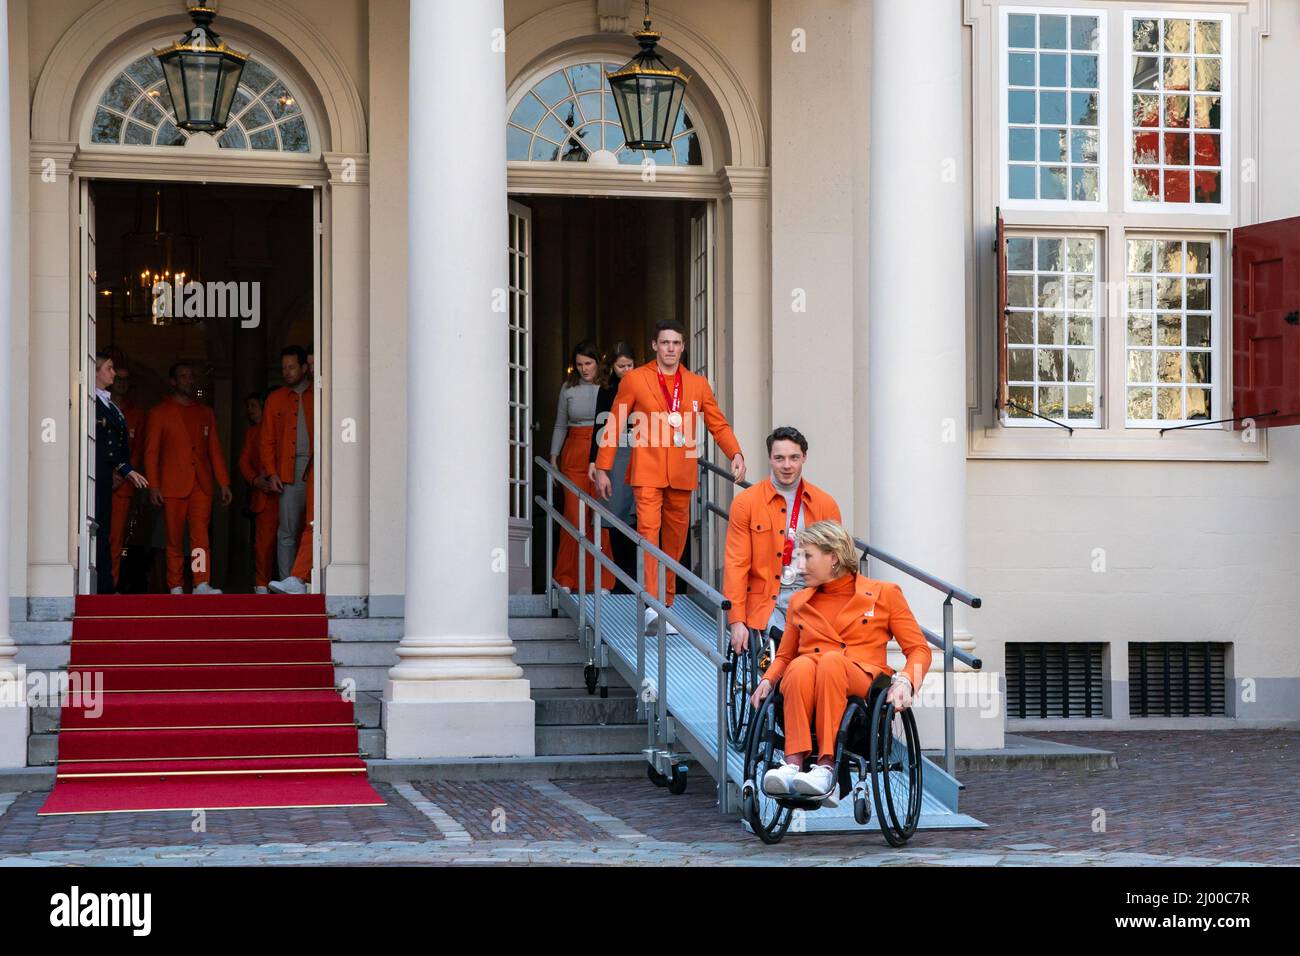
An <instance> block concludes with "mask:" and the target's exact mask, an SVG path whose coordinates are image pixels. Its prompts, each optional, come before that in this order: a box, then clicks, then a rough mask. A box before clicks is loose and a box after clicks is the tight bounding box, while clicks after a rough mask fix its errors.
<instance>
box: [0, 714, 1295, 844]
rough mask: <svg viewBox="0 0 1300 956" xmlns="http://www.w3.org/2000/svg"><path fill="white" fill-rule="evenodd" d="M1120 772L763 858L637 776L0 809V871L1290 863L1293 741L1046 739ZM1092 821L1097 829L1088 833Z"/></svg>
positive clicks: (719, 818) (691, 798)
mask: <svg viewBox="0 0 1300 956" xmlns="http://www.w3.org/2000/svg"><path fill="white" fill-rule="evenodd" d="M1035 736H1038V737H1043V738H1047V739H1052V740H1057V741H1060V742H1062V743H1073V744H1079V745H1082V746H1088V747H1099V748H1102V749H1107V750H1112V751H1114V752H1115V753H1116V755H1117V756H1118V758H1119V764H1120V766H1119V769H1117V770H1116V769H1111V770H1092V771H1085V770H988V771H976V772H969V773H966V774H964V775H963V782H964V783H965V784H966V788H967V789H966V791H965V792H964V793H963V795H962V810H963V812H965V813H969V814H971V815H972V816H975V817H977V818H978V819H980V820H983V821H984V822H986V823H987V824H988V828H987V829H985V830H968V831H948V832H922V833H918V834H917V835H916V836H915V837H914V838H913V840H912V841H911V843H909V844H908V846H907V847H905V848H904V849H902V850H893V849H891V848H889V847H888V846H887V845H886V844H885V842H884V839H883V838H882V837H881V835H880V833H879V831H878V830H877V829H875V827H874V826H872V827H869V828H867V829H865V830H863V831H861V832H854V833H839V834H812V833H806V834H797V835H796V834H791V835H789V836H787V838H786V839H785V841H784V842H783V843H781V844H780V845H779V846H776V847H767V846H764V845H763V844H761V843H760V842H759V841H758V840H757V839H756V838H754V837H753V836H751V835H749V834H748V833H747V832H745V831H744V830H742V829H741V827H740V825H739V824H738V823H737V822H736V821H735V820H734V819H729V818H727V817H724V816H723V815H722V814H719V813H718V812H717V810H716V807H715V806H714V803H713V794H712V788H711V787H710V786H709V785H708V781H707V779H706V778H704V777H703V776H701V775H699V774H698V773H697V776H696V777H695V778H694V779H692V781H691V785H690V787H689V789H688V790H687V792H686V793H685V794H683V795H681V796H672V795H671V794H669V793H668V792H667V791H666V790H662V789H657V788H655V787H653V786H651V785H650V784H649V783H648V782H647V781H645V780H644V779H641V778H631V779H617V780H563V781H555V782H543V781H530V782H521V781H509V782H506V781H502V782H485V781H479V782H470V783H450V782H416V783H399V784H392V785H390V784H383V783H380V784H376V789H377V790H378V791H379V793H380V794H381V795H382V796H383V797H384V799H385V800H387V801H388V803H389V805H388V806H387V807H382V808H358V809H324V810H235V811H211V812H209V813H207V814H206V818H205V819H203V820H202V821H201V822H202V824H203V826H202V827H200V826H199V825H198V822H199V821H196V817H195V814H192V813H190V812H175V813H173V812H166V813H141V814H134V813H124V814H103V815H87V816H71V817H37V816H36V810H37V809H38V808H39V807H40V805H41V803H42V802H43V801H44V794H39V793H24V794H16V795H15V794H0V865H17V866H33V865H34V866H57V865H69V864H75V865H144V866H149V865H172V866H174V865H177V864H203V865H241V864H242V865H248V864H273V865H294V864H307V865H328V864H339V865H343V864H411V863H431V864H446V863H456V864H469V863H473V864H530V863H531V864H557V863H562V864H567V863H585V864H597V865H629V864H637V865H672V866H680V865H771V866H789V865H792V864H800V863H807V864H814V865H857V866H897V865H916V864H921V865H926V864H929V865H1011V866H1016V865H1038V866H1042V865H1089V866H1114V865H1147V864H1173V865H1182V866H1214V865H1236V864H1242V863H1265V864H1292V865H1295V864H1298V863H1300V802H1298V801H1297V799H1296V789H1297V782H1298V781H1300V732H1295V731H1215V732H1191V731H1183V732H1169V733H1161V732H1129V733H1118V732H1115V733H1097V732H1092V733H1083V732H1072V733H1057V734H1036V735H1035ZM1103 822H1104V830H1103V829H1102V826H1101V824H1102V823H1103Z"/></svg>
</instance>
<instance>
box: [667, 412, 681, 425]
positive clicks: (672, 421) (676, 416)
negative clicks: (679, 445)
mask: <svg viewBox="0 0 1300 956" xmlns="http://www.w3.org/2000/svg"><path fill="white" fill-rule="evenodd" d="M668 424H669V425H670V426H671V427H673V428H681V427H682V413H681V412H669V413H668Z"/></svg>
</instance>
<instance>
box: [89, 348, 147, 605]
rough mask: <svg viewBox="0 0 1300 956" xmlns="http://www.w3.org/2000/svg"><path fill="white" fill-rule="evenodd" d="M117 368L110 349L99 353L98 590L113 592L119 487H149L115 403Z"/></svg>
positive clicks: (97, 430)
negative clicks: (136, 464)
mask: <svg viewBox="0 0 1300 956" xmlns="http://www.w3.org/2000/svg"><path fill="white" fill-rule="evenodd" d="M115 376H116V370H115V369H114V367H113V356H112V353H111V352H109V351H106V350H105V351H100V352H99V353H98V354H96V356H95V521H96V523H97V524H98V525H99V530H98V531H97V532H96V534H95V593H96V594H113V593H114V592H115V590H116V588H115V587H114V586H113V582H114V581H115V580H116V573H115V565H114V562H113V554H112V553H113V544H112V542H113V541H114V531H115V528H114V526H113V517H114V515H115V512H116V509H115V508H114V507H113V499H114V495H115V493H116V491H117V489H118V488H119V487H121V486H126V487H129V488H131V489H135V488H147V487H149V482H148V480H147V479H146V478H145V476H144V475H142V474H140V472H138V471H136V470H135V468H133V467H132V466H131V439H130V432H129V429H128V427H127V422H126V416H125V415H123V414H122V410H121V409H120V408H118V407H117V406H116V405H114V404H113V398H112V395H111V393H110V391H109V390H110V389H111V388H112V387H113V380H114V378H115Z"/></svg>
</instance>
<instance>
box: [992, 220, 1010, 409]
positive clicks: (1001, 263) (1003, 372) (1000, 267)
mask: <svg viewBox="0 0 1300 956" xmlns="http://www.w3.org/2000/svg"><path fill="white" fill-rule="evenodd" d="M997 217H998V226H997V242H996V245H997V288H998V314H997V322H998V390H997V394H996V395H994V397H993V407H994V409H996V410H1001V409H1003V408H1005V407H1006V404H1007V394H1008V392H1007V224H1006V223H1005V222H1003V221H1002V209H1001V207H999V208H998V210H997Z"/></svg>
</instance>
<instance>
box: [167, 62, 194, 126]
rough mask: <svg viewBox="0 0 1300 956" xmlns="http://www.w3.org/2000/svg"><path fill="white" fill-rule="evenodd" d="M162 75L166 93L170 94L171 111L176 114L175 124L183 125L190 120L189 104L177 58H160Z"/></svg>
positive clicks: (182, 73)
mask: <svg viewBox="0 0 1300 956" xmlns="http://www.w3.org/2000/svg"><path fill="white" fill-rule="evenodd" d="M160 59H162V67H163V75H164V76H166V77H167V92H168V93H169V94H171V98H172V110H173V111H174V112H175V113H176V122H177V123H179V124H182V125H183V124H185V123H188V122H189V119H190V104H189V100H187V99H186V97H185V77H184V72H183V71H182V69H181V61H180V57H179V56H168V57H161V58H160Z"/></svg>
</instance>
